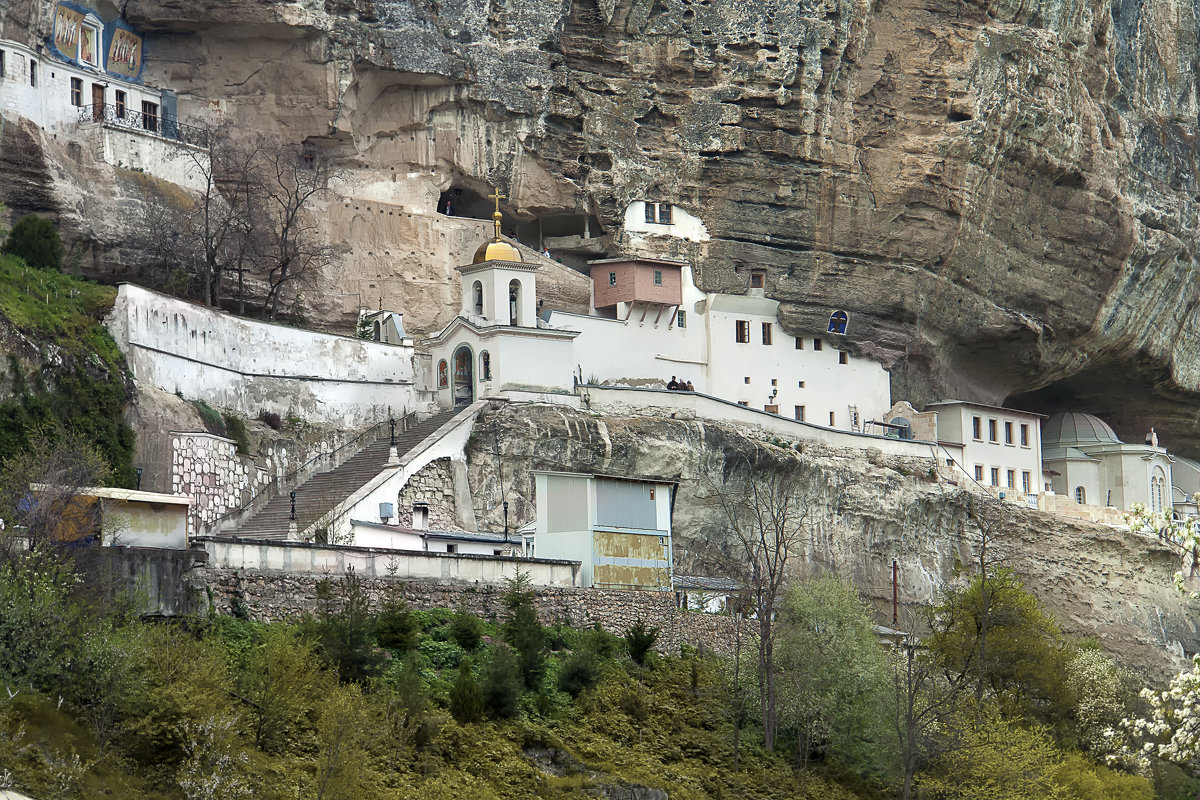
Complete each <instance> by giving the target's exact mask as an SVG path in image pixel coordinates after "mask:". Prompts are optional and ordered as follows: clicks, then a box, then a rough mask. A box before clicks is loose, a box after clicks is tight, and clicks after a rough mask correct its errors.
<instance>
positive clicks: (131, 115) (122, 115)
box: [79, 103, 208, 147]
mask: <svg viewBox="0 0 1200 800" xmlns="http://www.w3.org/2000/svg"><path fill="white" fill-rule="evenodd" d="M79 121H80V122H102V123H104V124H105V125H112V126H114V127H118V128H128V129H130V130H135V131H141V132H142V133H148V134H150V135H151V136H161V137H163V138H164V139H174V140H175V141H177V142H183V143H184V144H190V145H195V146H196V147H207V146H208V142H207V137H206V136H205V132H204V129H203V128H197V127H195V126H194V125H184V124H183V123H181V122H180V121H179V120H178V119H176V118H175V117H166V116H163V115H162V114H147V113H144V112H142V111H137V110H135V109H133V108H131V107H129V106H120V105H113V104H112V103H96V104H94V105H90V106H80V107H79Z"/></svg>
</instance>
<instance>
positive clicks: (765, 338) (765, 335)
mask: <svg viewBox="0 0 1200 800" xmlns="http://www.w3.org/2000/svg"><path fill="white" fill-rule="evenodd" d="M762 326H763V327H762V343H763V344H770V343H771V323H769V322H764V323H763V324H762Z"/></svg>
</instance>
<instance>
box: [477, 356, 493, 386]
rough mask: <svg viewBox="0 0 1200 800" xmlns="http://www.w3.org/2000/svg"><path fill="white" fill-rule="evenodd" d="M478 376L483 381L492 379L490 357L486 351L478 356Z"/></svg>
mask: <svg viewBox="0 0 1200 800" xmlns="http://www.w3.org/2000/svg"><path fill="white" fill-rule="evenodd" d="M479 376H480V377H479V379H480V380H483V381H490V380H491V379H492V356H491V354H489V353H488V351H487V350H484V351H483V352H482V353H480V354H479Z"/></svg>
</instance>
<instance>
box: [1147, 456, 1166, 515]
mask: <svg viewBox="0 0 1200 800" xmlns="http://www.w3.org/2000/svg"><path fill="white" fill-rule="evenodd" d="M1166 489H1167V475H1166V473H1165V472H1163V469H1162V467H1155V468H1154V474H1153V475H1152V476H1151V478H1150V510H1151V511H1153V512H1155V513H1161V512H1163V511H1165V510H1166V508H1167V504H1166V493H1167V492H1166Z"/></svg>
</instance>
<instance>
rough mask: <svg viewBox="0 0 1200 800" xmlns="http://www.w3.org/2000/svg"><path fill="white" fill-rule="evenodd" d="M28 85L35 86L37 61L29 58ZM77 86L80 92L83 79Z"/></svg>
mask: <svg viewBox="0 0 1200 800" xmlns="http://www.w3.org/2000/svg"><path fill="white" fill-rule="evenodd" d="M29 85H30V86H34V87H36V86H37V62H36V61H34V60H33V59H29ZM79 86H80V92H81V93H82V91H83V81H80V82H79Z"/></svg>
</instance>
